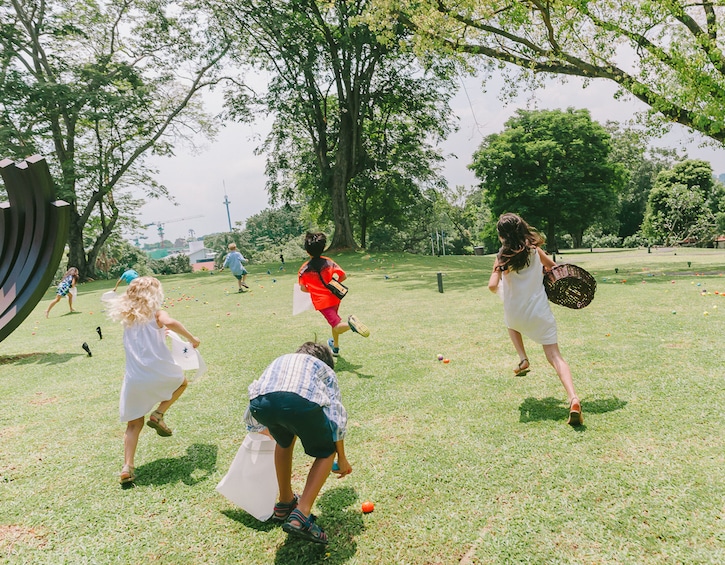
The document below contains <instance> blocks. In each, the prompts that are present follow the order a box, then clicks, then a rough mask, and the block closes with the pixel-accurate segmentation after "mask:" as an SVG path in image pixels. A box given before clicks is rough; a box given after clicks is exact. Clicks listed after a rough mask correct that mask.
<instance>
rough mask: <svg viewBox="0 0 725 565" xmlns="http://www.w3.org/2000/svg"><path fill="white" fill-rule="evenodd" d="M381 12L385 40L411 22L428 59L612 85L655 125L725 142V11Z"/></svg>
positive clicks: (507, 7)
mask: <svg viewBox="0 0 725 565" xmlns="http://www.w3.org/2000/svg"><path fill="white" fill-rule="evenodd" d="M376 8H377V10H376V12H377V13H376V16H375V22H376V25H377V27H378V28H379V29H381V30H382V31H381V33H384V34H387V33H389V31H388V30H389V29H391V26H395V25H397V23H398V22H403V23H404V24H405V25H407V26H408V27H410V28H411V29H413V30H415V32H416V37H417V46H418V49H419V50H420V51H421V52H424V53H426V54H430V53H435V54H442V53H448V54H463V55H464V56H465V55H473V56H475V57H476V58H481V57H482V58H485V60H486V61H487V62H489V63H492V62H494V61H498V62H500V63H501V66H503V64H504V63H505V64H510V65H514V66H516V67H518V68H519V69H520V70H521V71H522V75H523V76H524V77H528V78H533V77H535V76H536V75H537V74H545V75H559V76H567V75H570V76H579V77H584V78H585V79H594V78H602V79H606V80H610V81H613V82H615V83H616V84H618V85H619V86H620V87H621V91H620V92H629V93H630V94H631V95H632V96H634V97H635V98H637V99H639V100H641V101H643V102H644V103H645V104H647V105H648V106H650V108H651V109H652V115H653V116H654V115H655V114H658V115H660V116H661V117H663V118H664V119H665V120H666V121H670V122H676V123H679V124H682V125H684V126H687V127H689V128H692V129H693V130H696V131H699V132H701V133H702V134H704V135H705V136H708V137H710V138H712V139H714V140H717V141H719V142H724V141H725V52H723V48H722V40H721V33H722V30H723V26H724V25H725V22H724V21H723V20H724V19H725V10H723V8H722V3H721V2H714V1H712V0H703V1H702V2H686V1H685V0H650V1H647V2H644V1H639V2H637V1H635V2H608V1H606V0H589V1H580V0H549V1H546V2H544V1H541V0H524V1H521V2H508V3H505V2H500V1H499V0H455V1H453V0H438V1H436V2H407V3H406V2H398V1H395V2H393V1H392V0H377V2H376ZM474 64H475V63H474ZM494 67H495V65H494V64H489V65H488V68H489V69H493V68H494ZM513 82H515V81H511V82H510V83H509V84H511V83H513Z"/></svg>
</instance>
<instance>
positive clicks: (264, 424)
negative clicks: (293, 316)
mask: <svg viewBox="0 0 725 565" xmlns="http://www.w3.org/2000/svg"><path fill="white" fill-rule="evenodd" d="M333 368H334V360H333V358H332V353H331V351H330V349H329V348H328V347H327V346H326V345H324V344H321V343H314V342H311V341H308V342H306V343H303V344H302V345H301V346H300V347H299V349H298V350H297V351H296V352H295V353H289V354H287V355H282V356H281V357H278V358H277V359H275V360H274V361H273V362H272V363H271V364H270V365H269V367H267V368H266V369H265V370H264V372H263V373H262V376H261V377H259V379H257V380H256V381H254V382H253V383H252V384H251V385H249V398H250V402H249V407H248V408H247V411H246V412H245V414H244V419H245V422H246V424H247V429H248V430H249V431H255V432H264V428H267V430H268V431H269V434H270V435H271V436H272V438H274V440H275V441H276V442H277V445H276V447H275V451H274V463H275V469H276V473H277V484H278V486H279V502H278V503H277V504H275V506H274V515H273V517H272V519H273V520H276V521H279V522H284V523H283V525H282V529H283V530H284V531H285V532H287V533H289V534H293V535H295V536H298V537H301V538H304V539H306V540H308V541H312V542H315V543H321V544H326V543H327V534H326V533H325V532H324V530H323V529H322V528H320V526H318V525H317V524H315V517H314V516H313V515H312V505H313V504H314V503H315V500H316V499H317V495H318V494H319V493H320V489H322V485H324V484H325V481H326V480H327V477H328V476H329V475H330V471H332V464H333V463H334V461H335V455H337V464H338V467H339V470H335V471H334V472H335V473H336V474H337V475H339V477H338V478H342V477H344V476H345V475H349V474H350V473H351V472H352V467H351V466H350V463H349V462H348V460H347V457H346V456H345V443H344V437H345V432H346V426H347V411H346V410H345V408H344V406H343V405H342V403H341V400H340V389H339V387H338V384H337V376H336V375H335V371H334V370H333ZM298 437H299V438H300V441H301V442H302V447H303V448H304V450H305V453H306V454H307V455H309V456H310V457H314V458H315V461H314V463H313V464H312V467H311V468H310V472H309V474H308V475H307V481H306V483H305V487H304V490H303V491H302V496H297V495H296V494H295V493H294V491H293V489H292V455H293V452H294V447H295V441H296V439H297V438H298Z"/></svg>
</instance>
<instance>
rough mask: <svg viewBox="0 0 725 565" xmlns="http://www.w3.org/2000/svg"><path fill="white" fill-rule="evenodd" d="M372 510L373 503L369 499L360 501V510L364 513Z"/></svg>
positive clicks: (373, 508) (373, 507)
mask: <svg viewBox="0 0 725 565" xmlns="http://www.w3.org/2000/svg"><path fill="white" fill-rule="evenodd" d="M373 510H375V505H374V504H373V503H372V502H370V501H369V500H366V501H365V502H363V503H362V511H363V513H364V514H370V512H372V511H373Z"/></svg>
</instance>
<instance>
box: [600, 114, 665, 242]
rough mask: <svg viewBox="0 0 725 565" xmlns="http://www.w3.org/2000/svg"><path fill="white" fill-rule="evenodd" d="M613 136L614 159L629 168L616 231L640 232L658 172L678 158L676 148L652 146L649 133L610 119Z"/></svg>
mask: <svg viewBox="0 0 725 565" xmlns="http://www.w3.org/2000/svg"><path fill="white" fill-rule="evenodd" d="M606 128H607V131H609V133H610V135H611V136H612V141H611V144H612V153H611V159H612V161H614V162H616V163H621V164H622V165H623V167H624V169H625V171H626V178H627V181H626V184H625V186H624V188H623V189H622V191H621V192H620V193H619V211H618V213H617V224H618V225H617V226H616V227H615V228H616V231H617V233H618V235H619V237H621V238H625V237H628V236H631V235H633V234H635V233H637V232H638V231H639V230H640V228H641V227H642V221H643V220H644V214H645V210H646V208H647V198H648V197H649V193H650V190H652V186H653V185H654V182H655V179H656V178H657V174H658V173H659V172H660V171H663V170H666V169H668V168H670V167H672V165H673V164H674V163H675V162H676V161H677V160H679V157H678V155H677V152H676V151H675V150H673V149H663V148H659V147H649V146H648V142H649V137H648V136H647V135H646V134H645V133H644V132H643V131H642V130H640V129H633V128H628V127H622V126H621V125H620V124H617V123H614V122H608V123H607V124H606Z"/></svg>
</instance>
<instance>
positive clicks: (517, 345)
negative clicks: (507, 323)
mask: <svg viewBox="0 0 725 565" xmlns="http://www.w3.org/2000/svg"><path fill="white" fill-rule="evenodd" d="M508 330H509V337H510V338H511V343H513V344H514V349H516V353H518V355H519V365H518V370H516V369H515V371H517V372H521V371H525V370H526V369H528V368H529V360H528V358H527V357H526V348H525V347H524V338H523V337H522V336H521V333H520V332H517V331H516V330H512V329H511V328H508Z"/></svg>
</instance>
